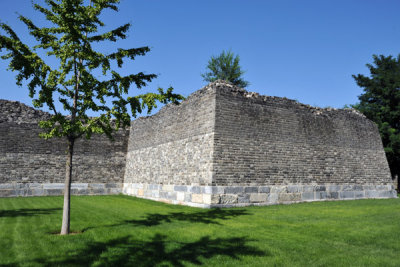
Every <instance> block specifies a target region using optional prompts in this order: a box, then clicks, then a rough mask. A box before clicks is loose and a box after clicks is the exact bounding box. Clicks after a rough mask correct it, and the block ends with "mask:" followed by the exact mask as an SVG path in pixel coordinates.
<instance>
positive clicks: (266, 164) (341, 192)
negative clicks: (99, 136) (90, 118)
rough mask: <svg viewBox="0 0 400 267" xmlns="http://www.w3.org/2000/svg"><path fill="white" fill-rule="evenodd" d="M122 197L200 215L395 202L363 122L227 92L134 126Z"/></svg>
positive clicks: (210, 93)
mask: <svg viewBox="0 0 400 267" xmlns="http://www.w3.org/2000/svg"><path fill="white" fill-rule="evenodd" d="M124 192H125V193H126V194H130V195H136V196H139V197H144V198H150V199H156V200H163V201H167V202H171V203H182V204H188V205H193V206H201V207H209V206H217V207H218V206H243V205H266V204H276V203H292V202H300V201H314V200H334V199H358V198H386V197H395V196H396V194H395V191H394V190H393V185H392V180H391V177H390V172H389V167H388V164H387V161H386V157H385V154H384V151H383V147H382V142H381V139H380V136H379V132H378V129H377V127H376V125H375V124H374V123H373V122H371V121H369V120H368V119H366V118H365V117H364V116H363V115H362V114H360V113H358V112H356V111H354V110H350V109H348V110H337V109H321V108H315V107H311V106H308V105H303V104H300V103H298V102H296V101H293V100H289V99H286V98H279V97H268V96H261V95H258V94H256V93H249V92H247V91H245V90H243V89H241V88H238V87H235V86H232V85H230V84H227V83H224V82H214V83H212V84H210V85H208V86H206V87H205V88H203V89H201V90H199V91H197V92H195V93H194V94H192V95H191V96H190V97H189V98H188V99H187V100H186V101H184V102H183V103H182V104H181V105H180V106H169V107H166V108H164V109H162V110H161V112H160V113H159V114H156V115H155V116H151V117H147V118H142V119H140V120H137V121H136V122H135V123H134V124H133V125H132V128H131V133H130V140H129V147H128V156H127V170H126V172H125V184H124Z"/></svg>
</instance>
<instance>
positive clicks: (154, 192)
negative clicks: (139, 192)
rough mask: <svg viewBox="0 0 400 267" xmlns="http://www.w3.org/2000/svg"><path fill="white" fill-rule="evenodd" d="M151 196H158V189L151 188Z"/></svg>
mask: <svg viewBox="0 0 400 267" xmlns="http://www.w3.org/2000/svg"><path fill="white" fill-rule="evenodd" d="M151 197H152V198H159V197H160V191H158V190H151Z"/></svg>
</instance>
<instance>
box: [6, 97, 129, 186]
mask: <svg viewBox="0 0 400 267" xmlns="http://www.w3.org/2000/svg"><path fill="white" fill-rule="evenodd" d="M47 116H49V115H48V114H47V113H45V112H42V111H38V110H35V109H33V108H30V107H28V106H26V105H24V104H22V103H19V102H15V101H6V100H0V184H9V183H63V182H64V179H65V162H66V153H65V151H66V142H65V140H63V139H58V138H55V139H49V140H44V139H42V138H40V137H39V136H38V134H39V132H40V131H41V129H40V128H39V126H38V124H37V123H38V121H39V120H41V119H42V118H46V117H47ZM128 136H129V131H127V130H125V131H119V132H118V133H117V134H116V135H115V142H111V141H109V140H108V139H107V137H106V136H93V137H92V138H91V139H90V140H86V139H80V140H78V141H77V143H76V145H75V149H74V158H73V166H74V167H73V170H74V173H73V181H72V182H73V183H104V184H107V183H119V184H122V183H123V177H124V171H125V158H126V148H127V142H128Z"/></svg>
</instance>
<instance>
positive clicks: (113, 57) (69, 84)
mask: <svg viewBox="0 0 400 267" xmlns="http://www.w3.org/2000/svg"><path fill="white" fill-rule="evenodd" d="M45 2H46V4H47V6H40V5H39V4H34V5H33V7H34V9H35V10H37V11H39V12H40V13H42V14H43V15H44V16H45V17H46V19H47V21H49V22H50V23H51V25H52V27H42V28H40V27H38V26H37V25H35V24H34V23H33V21H32V20H30V19H28V18H26V17H24V16H19V19H20V20H21V21H22V22H23V23H24V24H25V25H26V26H27V28H28V30H29V32H30V34H31V35H32V36H33V37H34V38H35V39H36V41H37V42H38V44H37V45H36V46H33V47H29V46H28V45H26V44H25V43H23V42H22V41H21V40H20V38H19V37H18V36H17V34H16V33H15V32H14V31H13V29H12V28H11V27H10V26H8V25H6V24H4V23H1V24H0V28H1V29H2V30H3V31H4V32H5V34H4V35H0V52H1V51H3V50H5V51H6V52H7V53H6V54H3V55H2V56H1V58H2V59H5V60H10V63H9V69H10V70H11V71H16V72H18V74H17V75H16V80H17V84H18V85H19V86H21V85H22V82H23V81H26V82H27V85H28V89H29V96H30V97H31V98H33V100H32V102H33V105H34V106H35V107H42V106H43V105H46V106H47V107H48V108H49V110H50V111H51V113H52V117H51V118H50V119H49V120H47V121H42V122H40V126H41V127H42V128H44V129H45V131H44V133H42V134H41V136H42V137H44V138H53V137H62V138H65V140H66V143H67V160H66V176H65V194H64V208H63V220H62V227H61V234H62V235H64V234H68V233H69V229H70V190H71V181H72V177H71V175H72V157H73V154H74V144H75V141H76V140H77V139H78V138H81V137H82V136H85V137H86V138H90V136H91V135H92V134H93V133H96V134H106V135H107V136H108V137H109V138H111V139H112V133H113V131H116V130H118V129H119V128H121V127H126V126H128V125H129V124H130V114H129V113H128V110H127V106H130V109H131V113H132V116H133V117H135V116H136V115H137V113H140V112H142V110H143V109H144V108H147V109H148V111H149V112H150V111H151V110H152V108H153V107H156V101H160V102H162V103H167V102H171V101H172V102H174V103H178V101H179V100H180V99H182V97H181V96H179V95H176V94H173V93H172V88H169V89H168V90H167V91H166V92H164V91H163V89H161V88H159V89H158V93H157V94H156V93H145V94H140V95H137V96H128V97H127V94H128V91H129V89H130V88H131V85H135V86H136V87H137V88H139V89H140V88H141V87H143V86H145V85H146V84H147V82H150V81H151V80H152V79H154V78H155V77H156V75H155V74H144V73H142V72H139V73H136V74H130V75H126V76H124V75H121V74H119V73H118V72H116V71H115V70H114V69H113V68H112V64H113V62H116V64H117V66H118V67H119V68H121V67H122V65H123V63H124V61H126V60H134V59H135V57H136V56H143V55H145V54H146V53H147V52H149V50H150V49H149V48H148V47H140V48H131V49H122V48H118V49H117V50H116V51H115V52H112V53H105V54H103V53H101V52H100V51H98V50H95V49H94V45H93V44H95V43H99V42H103V41H111V42H116V41H117V40H120V39H125V38H126V32H127V31H128V30H129V28H130V26H131V25H130V24H125V25H122V26H120V27H118V28H116V29H114V30H111V31H108V32H103V33H100V32H99V30H100V29H101V28H102V27H103V26H104V23H103V22H102V21H101V20H100V18H99V17H100V15H101V14H102V12H103V11H104V10H107V9H111V10H114V11H118V8H117V4H118V3H119V0H91V1H90V2H89V3H88V2H86V5H85V1H84V0H45ZM38 50H41V51H46V54H47V56H51V57H53V58H56V59H57V60H58V65H57V66H56V67H53V66H50V65H49V64H47V63H46V62H45V60H44V59H42V58H41V57H40V56H39V54H38ZM99 73H102V74H103V76H102V77H103V79H101V80H99V79H98V78H97V77H98V76H99V75H98V74H99ZM57 100H58V101H59V102H60V103H61V104H62V106H63V109H64V110H65V111H66V112H67V113H68V114H69V116H64V115H62V114H61V112H60V110H57V109H56V105H55V101H57ZM90 110H92V111H94V112H97V113H99V114H100V115H99V116H98V117H95V118H93V117H89V116H88V115H87V112H88V111H90Z"/></svg>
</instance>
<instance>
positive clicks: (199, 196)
mask: <svg viewBox="0 0 400 267" xmlns="http://www.w3.org/2000/svg"><path fill="white" fill-rule="evenodd" d="M192 202H194V203H203V195H202V194H192Z"/></svg>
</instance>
